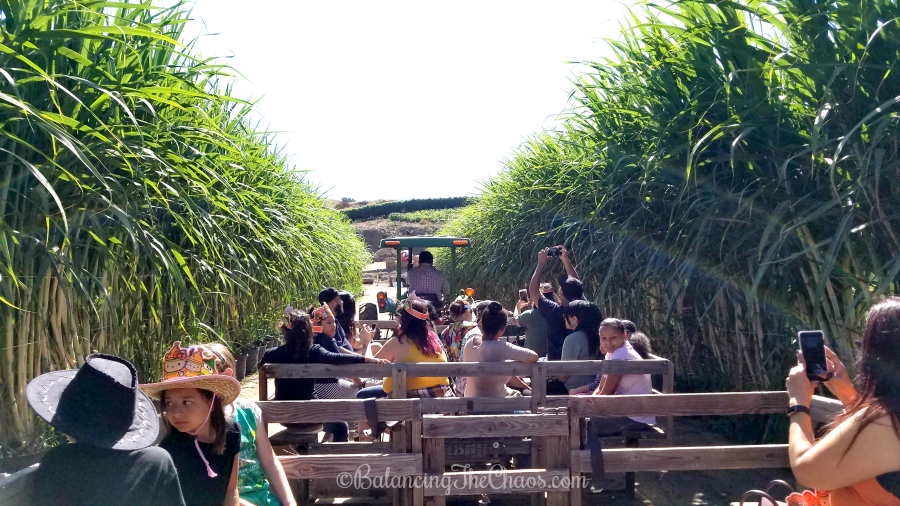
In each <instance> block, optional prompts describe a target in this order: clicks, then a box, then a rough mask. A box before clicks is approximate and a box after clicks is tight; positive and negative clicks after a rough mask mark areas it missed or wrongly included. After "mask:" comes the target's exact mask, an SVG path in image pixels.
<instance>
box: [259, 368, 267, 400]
mask: <svg viewBox="0 0 900 506" xmlns="http://www.w3.org/2000/svg"><path fill="white" fill-rule="evenodd" d="M259 400H261V401H267V400H269V378H268V377H267V376H266V366H265V365H263V366H262V367H260V368H259Z"/></svg>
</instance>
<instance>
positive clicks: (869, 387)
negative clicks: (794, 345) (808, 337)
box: [787, 297, 900, 506]
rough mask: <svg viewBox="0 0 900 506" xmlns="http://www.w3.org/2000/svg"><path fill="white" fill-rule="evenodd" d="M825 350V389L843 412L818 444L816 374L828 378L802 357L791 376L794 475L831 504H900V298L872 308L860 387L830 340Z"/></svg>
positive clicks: (862, 354) (865, 335) (860, 367)
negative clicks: (812, 406)
mask: <svg viewBox="0 0 900 506" xmlns="http://www.w3.org/2000/svg"><path fill="white" fill-rule="evenodd" d="M813 337H814V336H813ZM802 338H803V336H802V335H801V339H802ZM801 346H804V344H803V343H801ZM806 346H807V347H809V346H810V345H809V344H807V345H806ZM822 348H823V351H824V355H825V358H826V369H827V372H826V376H825V378H827V381H826V382H825V386H826V387H828V389H829V390H830V391H831V392H832V393H833V394H834V395H835V396H836V397H837V398H838V400H840V401H841V403H842V404H843V405H844V411H843V412H842V413H841V414H840V415H838V417H837V418H836V419H835V421H834V422H833V423H832V424H831V425H830V426H829V428H828V430H827V432H826V434H825V435H824V436H823V437H822V438H820V439H819V440H816V437H815V433H814V432H813V425H812V420H811V419H810V411H809V404H810V401H811V400H812V396H813V392H814V391H815V388H816V386H817V385H818V383H819V381H817V380H811V379H810V375H815V376H821V375H820V374H817V373H816V371H815V367H813V368H811V369H808V368H807V363H806V361H805V360H804V355H803V353H799V354H798V355H799V363H798V364H797V365H796V366H795V367H794V368H792V369H791V371H790V374H789V375H788V378H787V391H788V396H789V398H790V407H789V408H788V416H790V420H791V425H790V433H789V434H790V438H789V452H790V460H791V469H792V470H793V472H794V476H795V477H796V478H797V481H799V482H800V483H801V484H803V485H805V486H807V487H810V488H815V489H817V490H828V491H830V492H831V496H830V498H831V504H832V506H850V505H853V506H875V505H877V506H900V297H888V298H886V299H885V300H883V301H882V302H880V303H878V304H876V305H875V306H874V307H872V309H871V310H870V311H869V316H868V318H867V320H866V326H865V330H864V333H863V340H862V345H861V347H860V350H859V354H860V357H859V361H858V367H857V369H858V371H859V372H858V374H857V377H856V380H855V382H851V381H850V377H849V375H848V374H847V368H846V367H844V364H843V363H841V360H840V359H839V358H838V356H837V355H836V354H835V353H834V352H833V351H831V350H830V349H828V348H826V347H824V343H823V344H822Z"/></svg>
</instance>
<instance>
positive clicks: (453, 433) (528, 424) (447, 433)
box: [422, 415, 569, 438]
mask: <svg viewBox="0 0 900 506" xmlns="http://www.w3.org/2000/svg"><path fill="white" fill-rule="evenodd" d="M568 433H569V419H568V417H567V416H566V415H475V416H450V417H446V416H441V415H426V416H424V417H423V429H422V434H423V436H424V437H426V438H429V437H438V438H448V437H453V438H475V437H505V436H522V437H525V436H532V437H534V436H565V435H567V434H568Z"/></svg>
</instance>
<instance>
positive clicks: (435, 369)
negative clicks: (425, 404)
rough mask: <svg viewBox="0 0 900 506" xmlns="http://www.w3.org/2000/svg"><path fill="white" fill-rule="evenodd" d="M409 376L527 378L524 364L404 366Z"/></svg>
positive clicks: (529, 368)
mask: <svg viewBox="0 0 900 506" xmlns="http://www.w3.org/2000/svg"><path fill="white" fill-rule="evenodd" d="M406 365H407V366H409V371H408V373H407V374H408V375H409V376H513V375H516V376H528V375H529V374H531V364H526V363H524V362H421V363H415V364H413V363H410V364H406Z"/></svg>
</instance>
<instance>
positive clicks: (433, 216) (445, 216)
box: [388, 209, 459, 223]
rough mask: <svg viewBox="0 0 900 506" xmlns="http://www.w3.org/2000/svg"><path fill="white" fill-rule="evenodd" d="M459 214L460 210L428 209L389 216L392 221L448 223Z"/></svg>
mask: <svg viewBox="0 0 900 506" xmlns="http://www.w3.org/2000/svg"><path fill="white" fill-rule="evenodd" d="M458 214H459V209H426V210H425V211H415V212H412V213H391V214H389V215H388V220H390V221H405V222H411V223H418V222H420V221H439V222H443V221H448V220H451V219H453V218H454V217H455V216H456V215H458Z"/></svg>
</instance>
